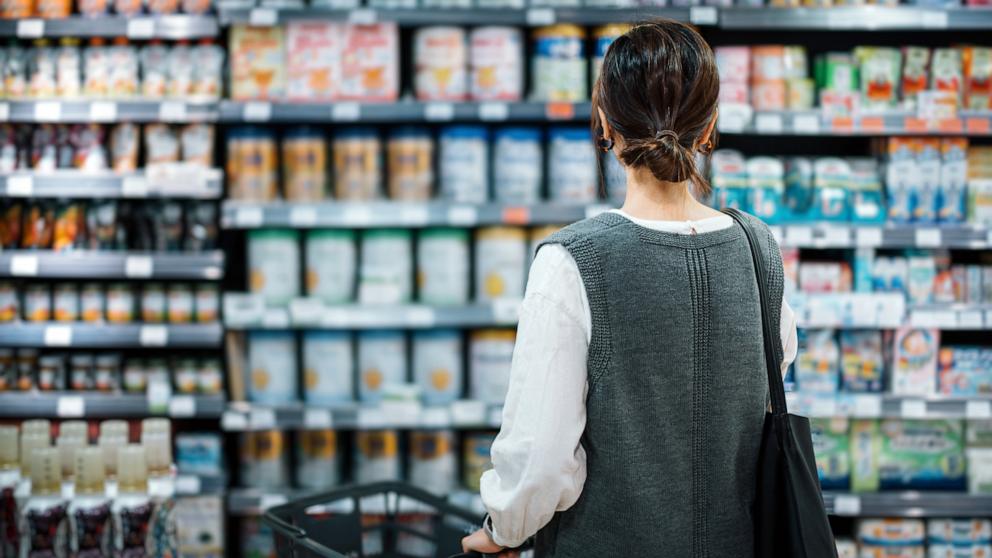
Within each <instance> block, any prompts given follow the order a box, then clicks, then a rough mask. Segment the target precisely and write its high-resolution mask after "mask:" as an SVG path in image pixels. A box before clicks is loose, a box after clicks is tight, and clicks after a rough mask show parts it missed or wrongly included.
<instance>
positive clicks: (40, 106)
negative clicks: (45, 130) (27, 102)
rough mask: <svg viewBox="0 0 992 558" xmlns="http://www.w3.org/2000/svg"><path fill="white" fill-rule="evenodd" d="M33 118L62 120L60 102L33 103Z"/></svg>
mask: <svg viewBox="0 0 992 558" xmlns="http://www.w3.org/2000/svg"><path fill="white" fill-rule="evenodd" d="M34 119H35V120H37V121H38V122H58V121H60V120H62V103H60V102H58V101H39V102H37V103H35V104H34Z"/></svg>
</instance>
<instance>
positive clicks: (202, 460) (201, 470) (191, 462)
mask: <svg viewBox="0 0 992 558" xmlns="http://www.w3.org/2000/svg"><path fill="white" fill-rule="evenodd" d="M222 456H223V448H222V445H221V437H220V436H218V435H217V434H200V433H195V434H192V433H188V432H183V433H177V434H176V467H177V468H178V469H179V472H180V473H181V474H186V475H201V476H215V475H222V474H223V469H222V467H221V463H222V460H223V458H222Z"/></svg>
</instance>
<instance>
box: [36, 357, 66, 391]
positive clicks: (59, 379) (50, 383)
mask: <svg viewBox="0 0 992 558" xmlns="http://www.w3.org/2000/svg"><path fill="white" fill-rule="evenodd" d="M38 389H40V390H41V391H58V390H63V389H65V357H64V356H62V355H45V356H42V357H39V358H38Z"/></svg>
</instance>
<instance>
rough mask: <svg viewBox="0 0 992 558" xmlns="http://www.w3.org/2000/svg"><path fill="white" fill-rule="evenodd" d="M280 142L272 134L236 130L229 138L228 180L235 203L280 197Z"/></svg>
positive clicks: (233, 130)
mask: <svg viewBox="0 0 992 558" xmlns="http://www.w3.org/2000/svg"><path fill="white" fill-rule="evenodd" d="M277 160H278V159H277V154H276V141H275V136H274V135H273V133H272V131H271V130H266V129H264V128H258V127H252V126H247V127H241V128H234V129H232V130H231V131H229V132H228V137H227V169H226V170H227V172H226V174H227V179H228V184H229V185H230V188H229V191H230V196H231V198H232V199H236V200H244V201H272V200H274V199H276V197H277V195H278V180H277V174H278V173H277V171H278V168H277V167H276V161H277Z"/></svg>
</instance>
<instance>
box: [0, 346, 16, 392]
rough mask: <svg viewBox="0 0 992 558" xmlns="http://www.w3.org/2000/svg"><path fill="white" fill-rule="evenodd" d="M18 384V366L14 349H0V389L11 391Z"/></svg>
mask: <svg viewBox="0 0 992 558" xmlns="http://www.w3.org/2000/svg"><path fill="white" fill-rule="evenodd" d="M16 385H17V366H16V365H15V364H14V350H13V349H0V391H9V390H12V389H14V388H15V387H16Z"/></svg>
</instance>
